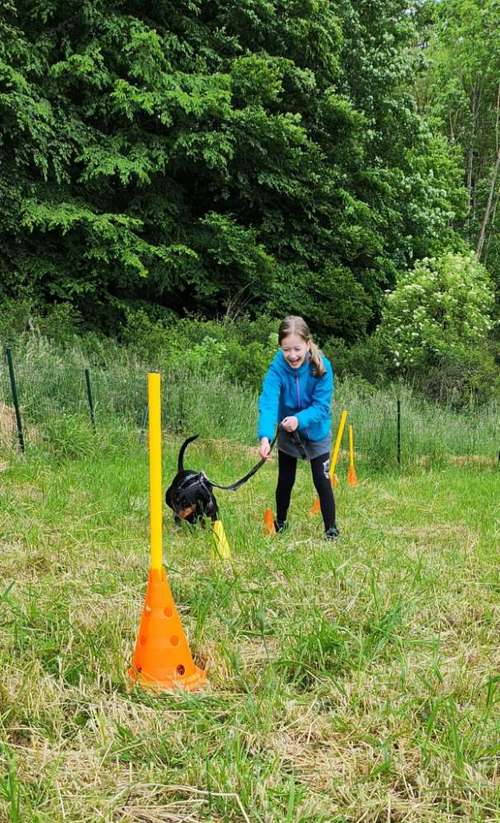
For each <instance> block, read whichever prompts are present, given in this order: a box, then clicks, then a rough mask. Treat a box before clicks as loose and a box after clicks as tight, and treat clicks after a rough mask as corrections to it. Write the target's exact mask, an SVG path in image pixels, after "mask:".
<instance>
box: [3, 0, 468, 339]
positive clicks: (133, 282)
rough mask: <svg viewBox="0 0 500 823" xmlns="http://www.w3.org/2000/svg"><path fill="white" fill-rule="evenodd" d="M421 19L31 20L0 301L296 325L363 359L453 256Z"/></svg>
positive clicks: (94, 16) (9, 129)
mask: <svg viewBox="0 0 500 823" xmlns="http://www.w3.org/2000/svg"><path fill="white" fill-rule="evenodd" d="M409 8H410V4H409V3H406V2H403V0H388V2H382V0H375V2H368V0H352V2H347V0H346V2H342V3H340V4H336V5H334V4H331V3H329V2H327V0H240V2H238V3H229V2H223V0H213V1H212V2H201V1H200V0H185V2H184V1H182V2H169V0H160V2H157V3H154V4H153V3H138V2H135V1H134V0H125V1H124V2H109V3H102V2H100V0H88V1H87V2H84V3H81V2H78V3H77V2H74V0H66V2H64V3H62V2H61V0H46V1H45V2H44V3H41V2H39V0H30V2H26V0H24V1H22V2H18V3H16V4H14V3H11V2H8V1H7V2H4V3H3V5H2V11H1V18H0V43H1V45H0V140H1V145H2V166H1V170H0V242H1V244H2V249H3V256H2V260H1V261H0V277H1V285H0V293H1V292H3V294H4V295H14V296H16V295H22V294H28V295H29V296H33V297H35V298H38V299H42V300H48V301H69V302H71V303H73V304H74V305H75V306H77V307H78V309H79V310H81V311H83V313H84V315H87V316H91V317H93V318H96V320H97V322H98V323H100V324H101V325H102V326H104V327H105V326H106V324H107V323H109V322H110V319H109V318H110V316H111V314H112V310H113V308H114V307H121V306H123V305H124V303H125V302H127V301H131V300H141V301H146V302H148V301H149V302H151V303H159V304H162V305H164V306H166V307H168V308H170V309H172V310H174V311H178V312H186V311H190V312H203V313H205V314H207V315H211V316H213V315H216V314H218V313H220V312H221V311H224V310H227V309H228V307H233V308H234V307H235V306H238V305H240V306H241V305H242V304H248V305H249V306H250V307H252V310H253V311H254V312H259V311H260V310H261V309H262V307H263V306H266V307H267V308H268V310H270V311H274V312H279V313H281V312H284V311H289V310H290V308H291V307H292V308H293V309H294V310H295V311H298V310H300V311H301V312H302V313H303V314H304V315H305V316H306V318H307V319H309V320H310V321H311V323H312V325H313V327H314V328H315V330H316V331H319V332H320V333H330V334H334V335H336V336H338V337H342V338H344V339H346V340H348V341H352V340H354V339H356V338H357V337H359V336H360V335H362V334H363V333H364V332H365V331H366V330H369V329H370V328H372V327H373V325H374V324H375V323H376V321H377V317H378V313H379V310H380V305H381V295H382V290H383V289H385V288H388V287H391V286H392V285H393V284H394V282H395V277H396V272H397V271H398V270H400V269H401V268H403V269H404V268H405V267H407V266H409V265H411V263H412V261H413V260H414V259H415V258H418V257H421V256H425V255H434V254H440V253H441V252H442V251H443V250H444V249H445V248H446V247H447V246H448V245H450V244H455V243H456V240H455V238H454V236H453V232H452V229H451V226H452V224H453V221H454V219H455V218H456V215H457V214H458V213H459V212H460V208H461V200H460V197H461V189H460V184H459V182H458V179H457V166H456V163H455V161H454V159H453V157H452V156H451V157H450V156H449V152H448V149H447V145H446V142H445V141H444V140H443V139H442V138H440V137H436V136H435V135H434V134H433V133H432V132H431V131H430V129H429V127H428V126H427V125H426V123H425V122H424V121H423V120H422V118H421V117H420V116H419V115H418V114H417V112H416V110H415V106H414V103H413V101H412V99H411V97H410V95H409V92H408V89H409V84H410V76H411V70H412V60H413V58H412V56H411V53H410V51H409V46H410V44H411V43H412V38H414V29H413V23H412V19H411V16H410V15H409V14H408V13H407V12H408V10H409Z"/></svg>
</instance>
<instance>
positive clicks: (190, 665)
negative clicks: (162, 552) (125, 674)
mask: <svg viewBox="0 0 500 823" xmlns="http://www.w3.org/2000/svg"><path fill="white" fill-rule="evenodd" d="M129 675H130V677H131V678H132V680H134V681H136V682H137V683H140V684H141V685H143V686H148V687H150V688H151V687H153V688H157V689H159V690H167V689H176V688H181V689H186V690H187V691H194V690H195V689H200V688H201V687H202V686H204V685H205V680H206V673H205V672H204V671H203V670H202V669H199V668H198V667H197V666H196V665H195V663H194V662H193V658H192V656H191V650H190V648H189V644H188V642H187V639H186V635H185V634H184V630H183V628H182V624H181V621H180V618H179V615H178V613H177V609H176V606H175V603H174V599H173V597H172V592H171V591H170V585H169V582H168V577H167V575H166V572H165V569H163V568H162V569H150V571H149V576H148V585H147V589H146V600H145V603H144V609H143V612H142V618H141V623H140V626H139V633H138V635H137V641H136V644H135V651H134V656H133V658H132V666H131V667H130V669H129Z"/></svg>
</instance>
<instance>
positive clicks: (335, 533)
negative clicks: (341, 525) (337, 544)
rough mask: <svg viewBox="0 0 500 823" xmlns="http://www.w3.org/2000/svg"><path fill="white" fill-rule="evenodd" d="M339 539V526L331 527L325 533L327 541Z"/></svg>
mask: <svg viewBox="0 0 500 823" xmlns="http://www.w3.org/2000/svg"><path fill="white" fill-rule="evenodd" d="M338 537H340V532H339V530H338V529H337V526H331V527H330V528H329V529H327V530H326V532H325V538H326V539H327V540H337V538H338Z"/></svg>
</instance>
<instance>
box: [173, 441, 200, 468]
mask: <svg viewBox="0 0 500 823" xmlns="http://www.w3.org/2000/svg"><path fill="white" fill-rule="evenodd" d="M199 436H200V435H199V434H194V435H193V436H192V437H188V438H187V440H184V443H183V444H182V446H181V448H180V451H179V457H178V458H177V471H178V472H183V471H184V452H185V451H186V449H187V447H188V446H189V444H190V443H192V442H193V440H196V438H197V437H199Z"/></svg>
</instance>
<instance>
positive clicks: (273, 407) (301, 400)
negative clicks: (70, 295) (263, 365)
mask: <svg viewBox="0 0 500 823" xmlns="http://www.w3.org/2000/svg"><path fill="white" fill-rule="evenodd" d="M278 342H279V345H280V349H279V351H278V352H277V354H276V356H275V357H274V359H273V361H272V363H271V365H270V367H269V369H268V371H267V373H266V375H265V377H264V382H263V386H262V392H261V394H260V397H259V424H258V433H259V438H260V448H259V455H260V456H261V457H263V458H267V457H269V454H270V449H271V445H270V441H271V439H272V438H273V436H274V432H275V430H276V426H277V424H278V423H279V424H280V428H279V434H278V467H279V469H278V485H277V487H276V520H275V527H276V531H278V532H281V531H283V530H284V529H285V527H286V525H287V520H286V518H287V513H288V507H289V505H290V497H291V494H292V489H293V485H294V483H295V475H296V471H297V459H298V458H299V457H302V458H305V459H306V460H309V461H310V463H311V471H312V477H313V482H314V485H315V487H316V491H317V492H318V495H319V499H320V504H321V514H322V515H323V523H324V527H325V536H326V537H327V538H328V539H329V540H335V538H337V537H338V535H339V531H338V529H337V524H336V522H335V500H334V497H333V490H332V486H331V483H330V478H329V474H328V471H329V467H330V449H331V443H332V432H331V425H332V415H331V406H332V398H333V370H332V367H331V364H330V362H329V360H328V359H327V358H326V357H325V356H324V354H322V352H320V350H319V349H318V347H317V345H316V344H315V343H314V341H313V339H312V336H311V332H310V331H309V327H308V326H307V323H306V322H305V321H304V320H303V319H302V317H295V316H294V315H289V316H288V317H285V319H284V320H283V321H282V323H281V324H280V327H279V331H278Z"/></svg>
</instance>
